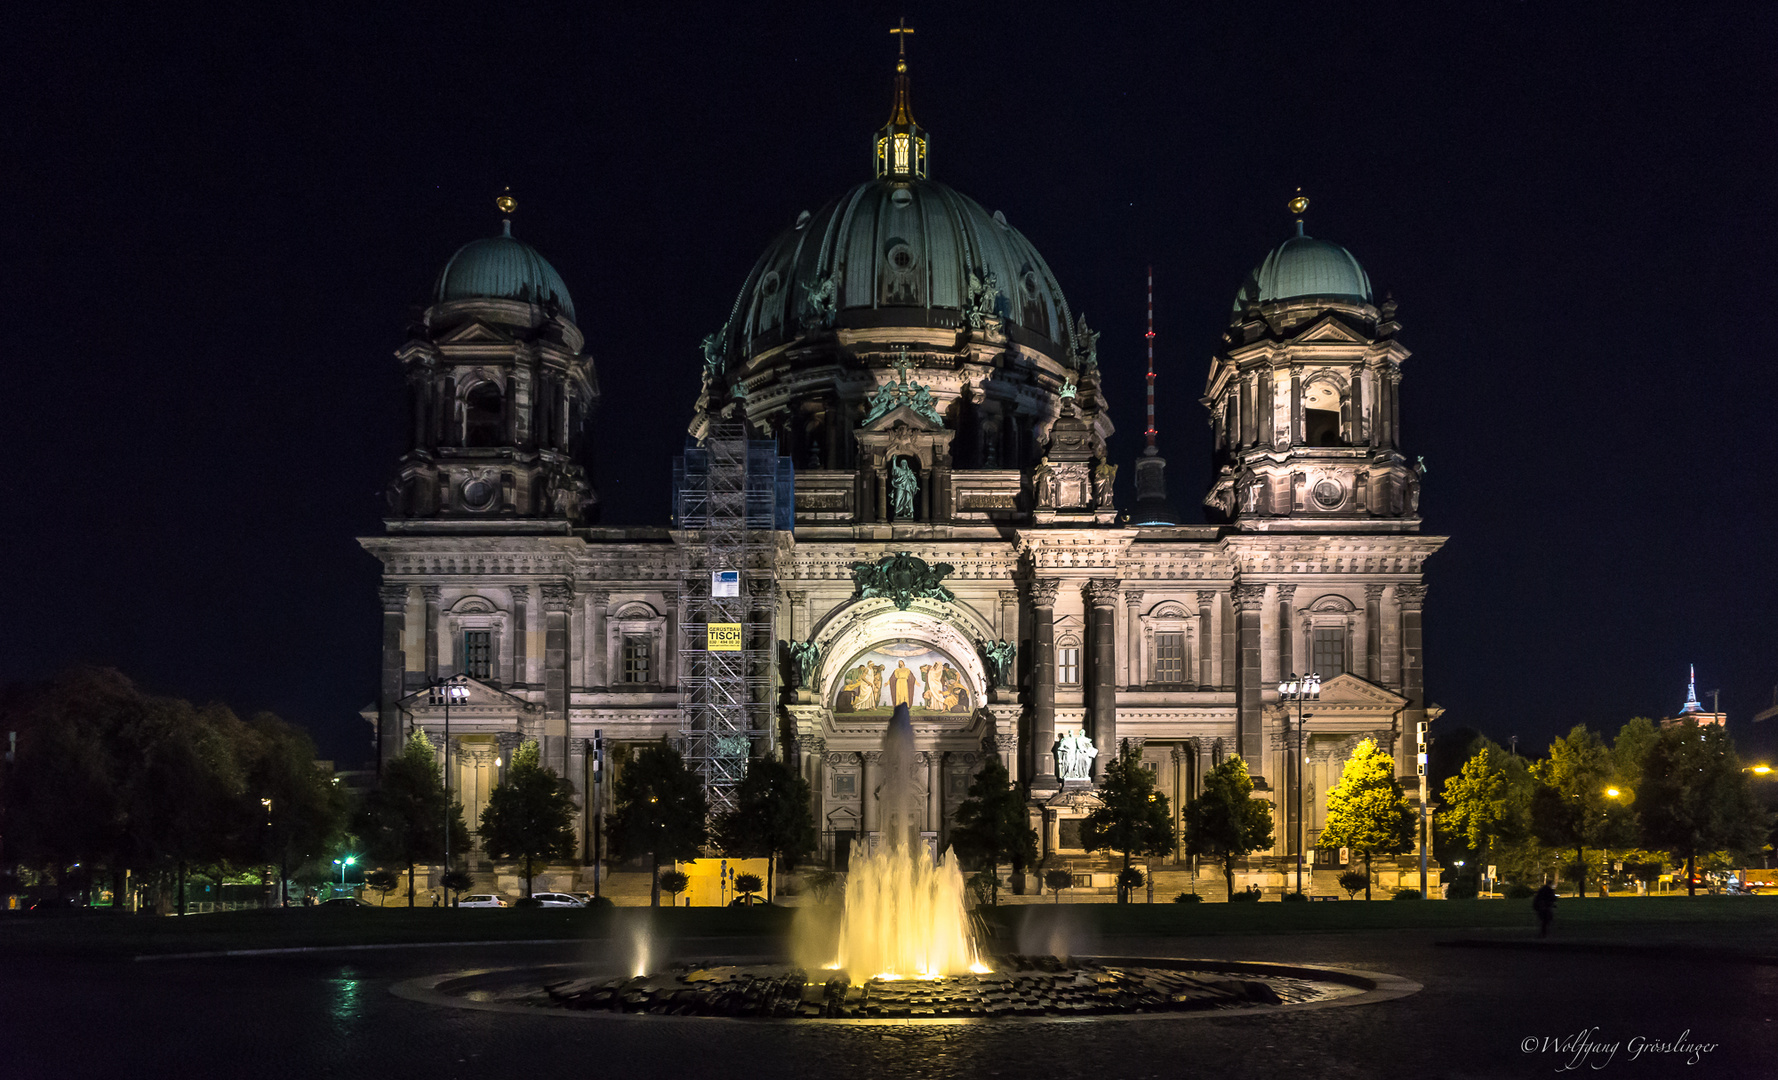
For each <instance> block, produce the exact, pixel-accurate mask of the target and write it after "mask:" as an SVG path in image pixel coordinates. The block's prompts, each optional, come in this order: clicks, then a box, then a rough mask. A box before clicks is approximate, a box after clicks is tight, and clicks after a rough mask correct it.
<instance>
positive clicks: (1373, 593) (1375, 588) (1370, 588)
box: [1364, 585, 1389, 604]
mask: <svg viewBox="0 0 1778 1080" xmlns="http://www.w3.org/2000/svg"><path fill="white" fill-rule="evenodd" d="M1388 587H1389V586H1387V585H1366V586H1365V587H1364V602H1365V603H1367V604H1376V603H1381V602H1382V600H1383V590H1384V589H1387V588H1388Z"/></svg>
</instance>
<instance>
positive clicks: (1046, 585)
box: [1029, 578, 1062, 608]
mask: <svg viewBox="0 0 1778 1080" xmlns="http://www.w3.org/2000/svg"><path fill="white" fill-rule="evenodd" d="M1029 587H1030V589H1031V606H1032V607H1040V608H1053V607H1055V606H1056V592H1057V590H1058V589H1060V588H1061V587H1062V583H1061V582H1060V581H1058V580H1056V579H1055V578H1032V579H1031V581H1030V583H1029Z"/></svg>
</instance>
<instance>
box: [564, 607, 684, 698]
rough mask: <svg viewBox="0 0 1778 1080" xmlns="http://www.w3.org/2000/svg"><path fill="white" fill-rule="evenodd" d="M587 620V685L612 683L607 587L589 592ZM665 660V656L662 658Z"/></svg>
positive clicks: (601, 685) (585, 646) (585, 645)
mask: <svg viewBox="0 0 1778 1080" xmlns="http://www.w3.org/2000/svg"><path fill="white" fill-rule="evenodd" d="M587 607H588V612H587V616H588V618H587V621H588V623H589V624H591V625H590V629H589V630H588V631H587V639H586V642H585V644H584V646H583V647H584V648H585V650H586V654H587V658H586V659H587V677H586V681H587V685H589V686H598V687H604V686H610V685H611V670H610V668H611V649H610V647H609V643H608V642H607V641H606V640H605V636H606V635H605V617H606V616H607V615H609V614H610V610H609V609H610V607H611V593H610V592H608V591H607V590H605V589H594V590H593V591H592V592H590V593H588V594H587ZM662 661H663V662H665V657H663V658H662Z"/></svg>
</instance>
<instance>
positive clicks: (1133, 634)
mask: <svg viewBox="0 0 1778 1080" xmlns="http://www.w3.org/2000/svg"><path fill="white" fill-rule="evenodd" d="M1124 607H1125V608H1126V609H1127V614H1128V616H1129V630H1128V631H1127V632H1126V633H1125V634H1124V685H1125V686H1127V687H1129V688H1130V689H1131V690H1139V689H1141V688H1142V659H1143V657H1142V590H1141V589H1130V590H1127V591H1126V592H1125V593H1124Z"/></svg>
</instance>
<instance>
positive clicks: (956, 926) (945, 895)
mask: <svg viewBox="0 0 1778 1080" xmlns="http://www.w3.org/2000/svg"><path fill="white" fill-rule="evenodd" d="M914 763H915V757H914V724H913V720H912V718H911V717H910V716H909V715H908V707H907V706H906V705H897V706H896V707H895V715H894V716H893V717H891V718H890V720H889V729H888V731H886V732H884V734H883V773H882V776H883V779H882V784H881V786H880V787H878V789H877V803H878V806H879V813H880V814H881V821H882V830H881V832H880V833H879V834H878V842H877V844H876V847H875V850H871V848H870V845H869V843H868V841H860V842H857V843H854V844H853V847H852V860H851V872H850V874H849V875H848V881H847V884H846V898H845V907H844V910H843V912H842V914H841V915H840V933H839V947H838V951H837V953H836V955H835V957H834V962H833V963H831V964H828V965H827V967H828V969H829V970H838V971H844V972H846V974H847V975H848V976H849V978H850V979H851V981H852V982H853V983H863V982H865V981H866V980H868V979H871V978H873V977H875V978H880V979H896V978H917V979H935V978H940V977H942V976H946V975H964V974H968V973H971V972H974V973H976V974H983V973H986V972H987V971H988V970H989V969H988V967H987V966H986V965H984V964H983V963H982V962H981V957H980V953H979V951H978V949H977V948H976V944H975V941H974V935H973V934H972V933H971V932H970V926H969V911H968V908H967V906H966V904H965V903H964V885H963V871H962V869H961V868H960V867H959V866H958V865H957V860H956V858H955V857H954V856H952V855H951V854H950V853H949V852H947V853H945V854H944V855H941V856H940V857H939V858H938V860H937V861H936V862H934V861H933V858H932V853H931V851H930V850H929V849H928V848H927V846H926V844H925V843H924V842H923V841H922V840H921V838H920V822H921V819H922V818H924V817H925V799H924V797H922V796H921V795H920V793H919V789H918V788H917V787H916V786H915V783H914ZM865 797H866V798H869V797H870V796H869V793H868V792H867V793H866V796H865Z"/></svg>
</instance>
